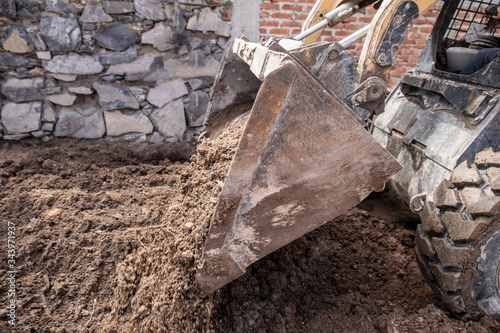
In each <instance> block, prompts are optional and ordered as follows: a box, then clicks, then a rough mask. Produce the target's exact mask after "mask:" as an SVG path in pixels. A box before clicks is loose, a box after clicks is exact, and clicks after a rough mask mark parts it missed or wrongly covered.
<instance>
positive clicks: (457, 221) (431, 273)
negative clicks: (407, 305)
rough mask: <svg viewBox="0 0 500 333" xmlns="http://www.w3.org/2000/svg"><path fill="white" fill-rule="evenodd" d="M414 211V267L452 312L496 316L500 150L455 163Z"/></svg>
mask: <svg viewBox="0 0 500 333" xmlns="http://www.w3.org/2000/svg"><path fill="white" fill-rule="evenodd" d="M432 199H433V200H431V199H430V198H427V202H426V204H425V207H424V208H423V209H422V211H421V212H420V219H421V224H419V225H418V227H417V232H416V237H415V243H416V256H417V261H418V264H419V266H420V270H421V272H422V274H423V276H424V277H425V279H426V280H427V282H428V283H429V285H430V286H431V288H432V289H433V290H434V292H435V293H436V294H437V295H438V296H439V297H440V298H441V299H442V300H443V302H444V304H445V305H446V306H447V308H448V309H449V310H450V311H451V312H453V313H454V314H455V315H457V316H458V317H460V318H462V319H464V320H467V319H478V318H479V317H481V316H483V315H485V314H486V315H488V316H491V317H493V318H494V319H496V320H499V321H500V292H499V290H500V222H499V221H500V219H499V217H500V214H499V211H500V152H498V153H497V152H493V150H492V149H488V150H483V151H481V152H480V153H478V154H477V155H476V157H475V161H474V163H473V164H472V165H470V166H469V165H468V164H467V162H464V163H462V164H460V165H459V166H458V167H456V168H455V170H453V172H452V176H451V179H450V181H447V180H445V181H443V182H442V183H441V184H440V185H439V186H438V187H437V189H436V190H435V191H434V195H433V198H432Z"/></svg>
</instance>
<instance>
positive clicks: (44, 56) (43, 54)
mask: <svg viewBox="0 0 500 333" xmlns="http://www.w3.org/2000/svg"><path fill="white" fill-rule="evenodd" d="M36 56H37V57H38V59H40V60H50V59H52V57H51V55H50V51H37V52H36Z"/></svg>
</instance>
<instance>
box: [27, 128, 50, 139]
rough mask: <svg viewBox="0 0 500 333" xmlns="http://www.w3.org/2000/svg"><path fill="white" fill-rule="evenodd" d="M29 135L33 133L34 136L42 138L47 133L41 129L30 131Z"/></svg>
mask: <svg viewBox="0 0 500 333" xmlns="http://www.w3.org/2000/svg"><path fill="white" fill-rule="evenodd" d="M31 135H33V136H34V137H35V138H43V137H44V136H46V135H47V133H45V132H44V131H43V130H42V131H36V132H31Z"/></svg>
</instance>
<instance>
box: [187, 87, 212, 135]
mask: <svg viewBox="0 0 500 333" xmlns="http://www.w3.org/2000/svg"><path fill="white" fill-rule="evenodd" d="M209 99H210V97H209V95H208V94H207V93H206V92H204V91H197V92H195V93H194V94H193V95H192V96H191V97H190V100H189V104H188V106H187V108H186V118H187V123H188V126H190V127H198V126H202V125H203V123H204V121H205V114H206V112H207V107H208V101H209Z"/></svg>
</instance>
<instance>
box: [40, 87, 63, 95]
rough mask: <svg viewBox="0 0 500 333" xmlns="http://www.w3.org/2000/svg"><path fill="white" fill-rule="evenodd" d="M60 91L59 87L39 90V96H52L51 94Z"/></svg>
mask: <svg viewBox="0 0 500 333" xmlns="http://www.w3.org/2000/svg"><path fill="white" fill-rule="evenodd" d="M61 91H62V88H61V87H50V88H44V89H41V90H40V94H42V95H52V94H59V93H60V92H61Z"/></svg>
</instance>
